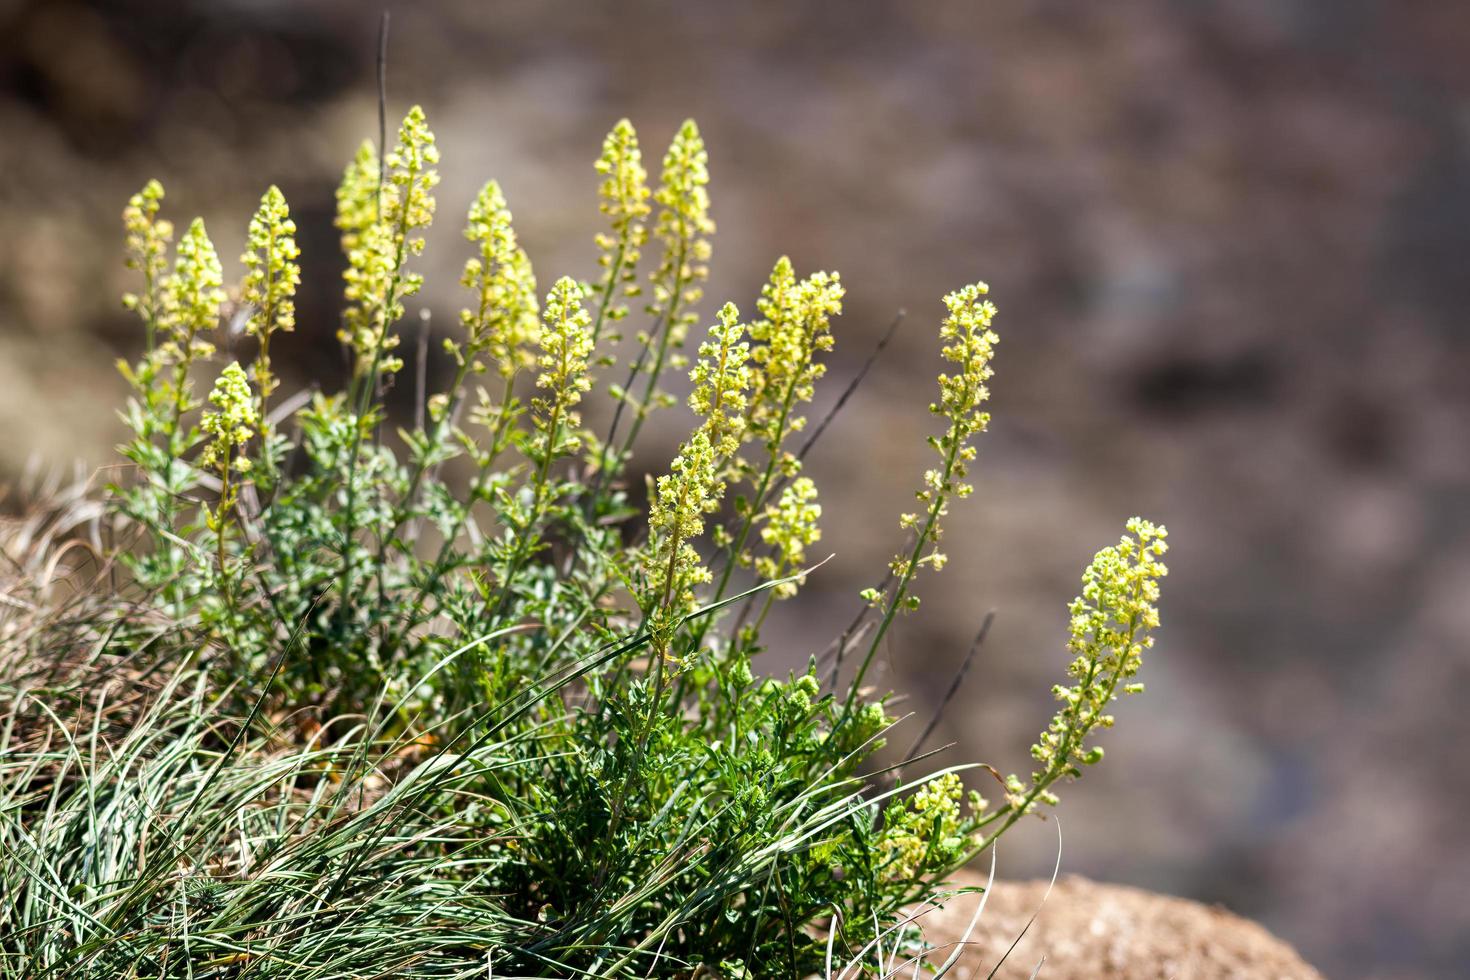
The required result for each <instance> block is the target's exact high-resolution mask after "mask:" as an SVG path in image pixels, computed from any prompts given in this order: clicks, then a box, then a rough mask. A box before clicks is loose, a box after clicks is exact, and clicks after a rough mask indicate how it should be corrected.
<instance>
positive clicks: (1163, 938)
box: [924, 876, 1322, 980]
mask: <svg viewBox="0 0 1470 980" xmlns="http://www.w3.org/2000/svg"><path fill="white" fill-rule="evenodd" d="M959 883H960V884H965V885H983V884H984V879H983V878H978V879H977V878H974V877H970V878H966V879H964V880H962V881H961V882H959ZM1046 886H1047V883H1046V882H1045V881H1027V882H1011V881H1000V882H996V884H995V887H994V889H993V891H992V893H991V896H990V901H989V903H988V904H987V905H986V907H985V914H984V915H983V916H982V917H981V920H980V923H979V925H978V926H976V928H975V931H974V933H973V934H972V935H971V937H970V938H971V942H972V943H973V944H974V945H972V946H971V947H970V948H969V949H968V950H967V951H966V952H965V954H964V956H963V958H962V959H961V960H960V961H959V963H958V964H956V966H955V968H954V969H953V970H952V971H950V973H949V976H951V977H955V978H960V980H968V978H975V977H985V976H987V975H988V974H989V973H990V971H991V969H992V968H993V967H994V966H995V964H996V963H997V962H999V960H1000V958H1001V956H1002V955H1004V953H1005V951H1006V949H1007V947H1009V946H1010V944H1011V943H1012V942H1013V941H1014V940H1015V938H1016V937H1017V936H1019V935H1020V934H1021V930H1022V929H1023V928H1025V926H1026V922H1027V920H1028V919H1030V918H1031V915H1032V913H1035V912H1037V909H1038V908H1039V909H1040V912H1039V913H1038V914H1037V916H1036V921H1035V922H1034V923H1033V924H1032V925H1031V928H1030V930H1029V931H1028V932H1027V933H1026V936H1025V938H1024V939H1022V940H1021V942H1020V944H1019V945H1017V946H1016V949H1015V951H1014V952H1012V953H1011V954H1010V957H1009V958H1008V959H1007V960H1006V961H1005V964H1004V965H1003V966H1002V967H1001V968H1000V970H999V971H998V972H997V973H996V977H997V978H1004V980H1027V978H1029V977H1030V976H1031V975H1032V971H1033V970H1035V969H1036V967H1037V964H1038V963H1040V962H1041V961H1042V957H1045V958H1046V962H1045V965H1043V966H1042V967H1041V971H1040V973H1038V974H1037V980H1322V976H1321V974H1319V973H1318V972H1317V971H1316V970H1314V969H1313V968H1312V967H1310V966H1308V965H1307V964H1306V963H1305V962H1303V961H1302V959H1301V957H1300V956H1298V955H1297V953H1296V951H1295V950H1293V949H1292V948H1291V947H1290V946H1288V945H1286V944H1285V943H1284V942H1282V941H1281V940H1279V939H1277V938H1276V937H1275V936H1273V935H1271V934H1270V933H1269V932H1267V931H1266V930H1265V929H1263V928H1262V927H1260V926H1259V925H1257V924H1256V923H1254V922H1250V921H1247V920H1245V919H1242V918H1240V917H1239V916H1236V915H1232V914H1231V913H1229V912H1226V911H1225V910H1224V909H1221V908H1218V907H1214V908H1212V907H1210V906H1206V905H1201V904H1199V903H1198V902H1191V901H1186V900H1185V899H1182V898H1173V897H1171V896H1168V895H1156V894H1153V893H1151V892H1146V891H1141V890H1139V889H1137V888H1126V887H1123V886H1121V885H1104V884H1099V883H1097V882H1093V881H1088V880H1087V879H1085V878H1078V877H1075V876H1069V877H1066V878H1063V879H1061V880H1060V881H1058V882H1057V885H1056V887H1055V888H1054V889H1053V890H1052V893H1051V896H1050V897H1049V898H1047V899H1046V903H1045V905H1043V904H1042V896H1043V895H1044V894H1046ZM979 900H980V896H979V895H969V896H962V897H960V898H958V899H955V900H953V901H951V902H950V904H949V905H948V907H946V908H944V909H942V910H940V911H937V912H933V913H931V914H930V915H928V916H925V918H924V922H925V926H924V933H925V935H926V936H927V937H928V939H929V941H930V942H932V943H936V944H938V943H942V942H946V941H953V940H955V939H958V938H959V936H960V935H961V934H962V933H963V932H964V929H965V927H966V926H968V925H969V922H970V917H971V916H972V915H973V914H974V911H975V906H976V903H978V902H979ZM946 955H947V954H946ZM937 962H943V957H940V958H938V960H937Z"/></svg>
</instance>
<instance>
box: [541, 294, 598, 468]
mask: <svg viewBox="0 0 1470 980" xmlns="http://www.w3.org/2000/svg"><path fill="white" fill-rule="evenodd" d="M582 299H583V292H582V285H581V284H580V283H578V282H577V281H576V280H575V279H572V278H571V277H570V276H562V277H561V278H560V279H558V280H557V281H556V282H555V284H553V285H552V287H551V292H549V293H547V294H546V310H545V313H544V315H543V324H542V327H541V337H540V342H541V353H540V354H539V356H538V357H537V358H536V366H537V367H538V368H539V369H540V371H541V373H540V374H539V375H537V377H536V387H537V388H540V389H542V390H543V391H545V392H546V394H545V395H538V396H537V397H535V398H533V399H531V408H532V410H533V412H534V413H535V421H536V428H537V439H536V443H535V447H534V454H535V455H536V456H537V457H538V458H540V459H542V460H546V459H549V458H550V457H551V456H556V455H560V454H563V453H568V452H575V451H576V449H577V447H578V445H579V444H580V443H579V436H577V435H576V434H575V432H572V430H574V429H575V428H576V426H577V425H578V424H579V423H580V419H579V418H578V416H577V413H576V411H575V408H576V406H577V405H578V404H580V403H581V401H582V396H583V395H584V394H585V393H586V392H587V391H588V390H589V389H591V387H592V381H591V379H590V378H589V377H588V376H587V361H588V358H590V357H591V356H592V346H593V345H592V317H591V316H590V315H589V314H588V313H587V310H586V308H585V307H583V305H582ZM569 432H570V433H571V434H568V433H569Z"/></svg>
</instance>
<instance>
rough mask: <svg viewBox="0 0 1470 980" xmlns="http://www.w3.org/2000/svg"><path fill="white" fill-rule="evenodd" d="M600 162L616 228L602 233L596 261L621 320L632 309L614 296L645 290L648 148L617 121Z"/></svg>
mask: <svg viewBox="0 0 1470 980" xmlns="http://www.w3.org/2000/svg"><path fill="white" fill-rule="evenodd" d="M595 166H596V169H597V172H598V173H599V174H601V175H602V183H601V184H600V185H599V186H598V188H597V198H598V203H597V206H598V209H599V210H600V211H601V212H602V213H603V214H605V215H607V217H608V219H609V222H610V224H611V227H612V232H611V233H610V234H609V233H607V232H599V233H598V235H597V238H596V242H597V250H598V256H597V264H598V265H599V266H601V267H602V281H601V285H602V288H603V289H605V290H606V291H607V292H606V296H607V300H606V303H607V307H606V313H605V315H606V317H607V318H608V319H609V320H613V321H616V320H621V319H622V318H623V317H625V316H627V314H628V307H627V306H626V305H625V304H619V303H616V302H613V300H612V297H613V295H614V294H615V293H618V292H621V294H622V295H623V296H637V295H638V294H639V292H640V291H641V290H640V289H639V287H638V284H637V274H638V271H637V270H638V260H639V259H640V258H642V254H643V246H644V244H645V243H647V241H648V225H647V223H646V219H647V217H648V215H649V213H650V212H651V211H652V208H651V207H650V205H649V203H648V199H649V197H650V195H651V192H650V191H649V189H648V171H647V170H645V169H644V168H643V152H642V150H640V149H639V146H638V134H637V132H635V131H634V129H633V124H632V123H630V122H629V121H628V120H626V119H619V120H618V122H617V125H615V126H614V127H613V128H612V131H611V132H609V133H608V134H607V138H606V139H604V140H603V141H602V155H601V156H600V157H598V158H597V163H596V164H595ZM705 208H706V209H708V201H707V200H706V202H705Z"/></svg>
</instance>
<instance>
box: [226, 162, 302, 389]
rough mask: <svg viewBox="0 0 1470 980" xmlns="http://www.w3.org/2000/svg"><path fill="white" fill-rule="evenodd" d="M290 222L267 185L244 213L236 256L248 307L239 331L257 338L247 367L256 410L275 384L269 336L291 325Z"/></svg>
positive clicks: (277, 193) (294, 273) (295, 274)
mask: <svg viewBox="0 0 1470 980" xmlns="http://www.w3.org/2000/svg"><path fill="white" fill-rule="evenodd" d="M295 236H296V222H294V221H292V220H291V211H290V208H288V207H287V205H286V197H285V195H283V194H282V193H281V189H280V188H279V187H276V186H275V185H271V187H270V189H268V190H267V191H266V192H265V196H264V197H262V198H261V199H260V208H259V209H258V210H257V211H256V212H255V216H254V217H252V218H251V219H250V228H249V230H248V232H247V235H246V243H247V248H246V251H245V254H244V255H242V256H241V258H240V261H241V262H243V263H244V264H245V281H244V283H243V284H242V286H241V294H240V295H241V299H242V300H243V301H244V302H246V303H248V304H250V305H251V307H252V310H251V313H250V318H249V319H248V320H246V321H245V332H246V333H248V334H250V335H251V336H253V337H255V338H257V339H258V340H259V341H260V351H259V354H258V355H257V356H256V358H255V364H254V368H253V372H252V373H254V375H255V385H256V387H257V388H259V389H260V400H261V407H262V414H264V406H265V401H266V399H267V398H269V397H270V394H271V392H272V391H274V390H275V389H276V385H277V382H276V379H275V376H274V375H273V374H272V373H271V359H270V339H271V335H272V334H274V333H278V332H290V331H292V330H295V329H296V301H295V296H296V287H297V286H298V285H300V284H301V266H299V265H297V264H296V260H297V259H298V258H300V257H301V249H300V248H298V247H297V245H296V238H295Z"/></svg>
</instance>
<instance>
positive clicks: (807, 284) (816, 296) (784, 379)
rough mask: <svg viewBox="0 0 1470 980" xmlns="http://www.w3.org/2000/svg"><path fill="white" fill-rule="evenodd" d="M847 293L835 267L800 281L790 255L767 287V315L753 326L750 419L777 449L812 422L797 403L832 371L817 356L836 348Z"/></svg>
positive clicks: (757, 433) (759, 435) (763, 309)
mask: <svg viewBox="0 0 1470 980" xmlns="http://www.w3.org/2000/svg"><path fill="white" fill-rule="evenodd" d="M844 294H845V290H844V289H843V286H842V280H841V277H840V276H839V275H838V274H837V273H835V272H831V273H829V272H818V273H815V274H813V275H811V276H809V277H807V278H806V279H803V280H801V281H797V279H796V273H795V271H794V270H793V268H792V266H791V260H790V259H788V258H786V257H785V256H782V257H781V258H780V259H779V260H778V261H777V262H776V266H775V268H774V269H772V270H771V277H770V279H769V280H768V281H767V282H766V285H765V286H764V287H763V288H762V290H761V298H760V300H759V302H758V304H757V306H758V308H759V310H760V314H761V318H760V319H759V320H756V321H755V322H754V323H752V324H751V325H750V335H751V339H752V340H754V341H756V346H755V349H754V351H752V354H751V356H752V359H753V360H754V361H755V363H756V374H757V378H756V381H755V386H756V387H755V395H754V397H753V398H752V400H751V411H750V423H751V432H752V434H753V435H754V436H755V437H757V438H759V439H761V440H763V441H764V442H765V443H766V444H767V446H768V447H769V448H770V449H772V450H773V451H774V450H775V449H776V448H777V447H778V446H779V445H780V443H781V441H782V440H783V439H785V437H786V436H787V435H789V434H790V433H792V432H799V431H800V430H801V429H802V427H803V426H804V425H805V424H806V420H805V419H804V418H803V417H802V416H800V415H799V414H797V412H796V411H795V407H796V406H797V405H798V404H800V403H802V402H809V401H811V399H812V394H813V390H814V385H815V384H816V382H817V381H818V380H819V379H820V378H821V377H822V375H824V374H825V373H826V371H827V367H826V365H825V364H822V363H821V362H819V361H818V360H817V356H818V355H819V354H823V353H826V352H827V351H830V350H831V349H832V323H831V321H832V317H834V316H837V315H838V314H840V313H841V312H842V298H843V295H844Z"/></svg>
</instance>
